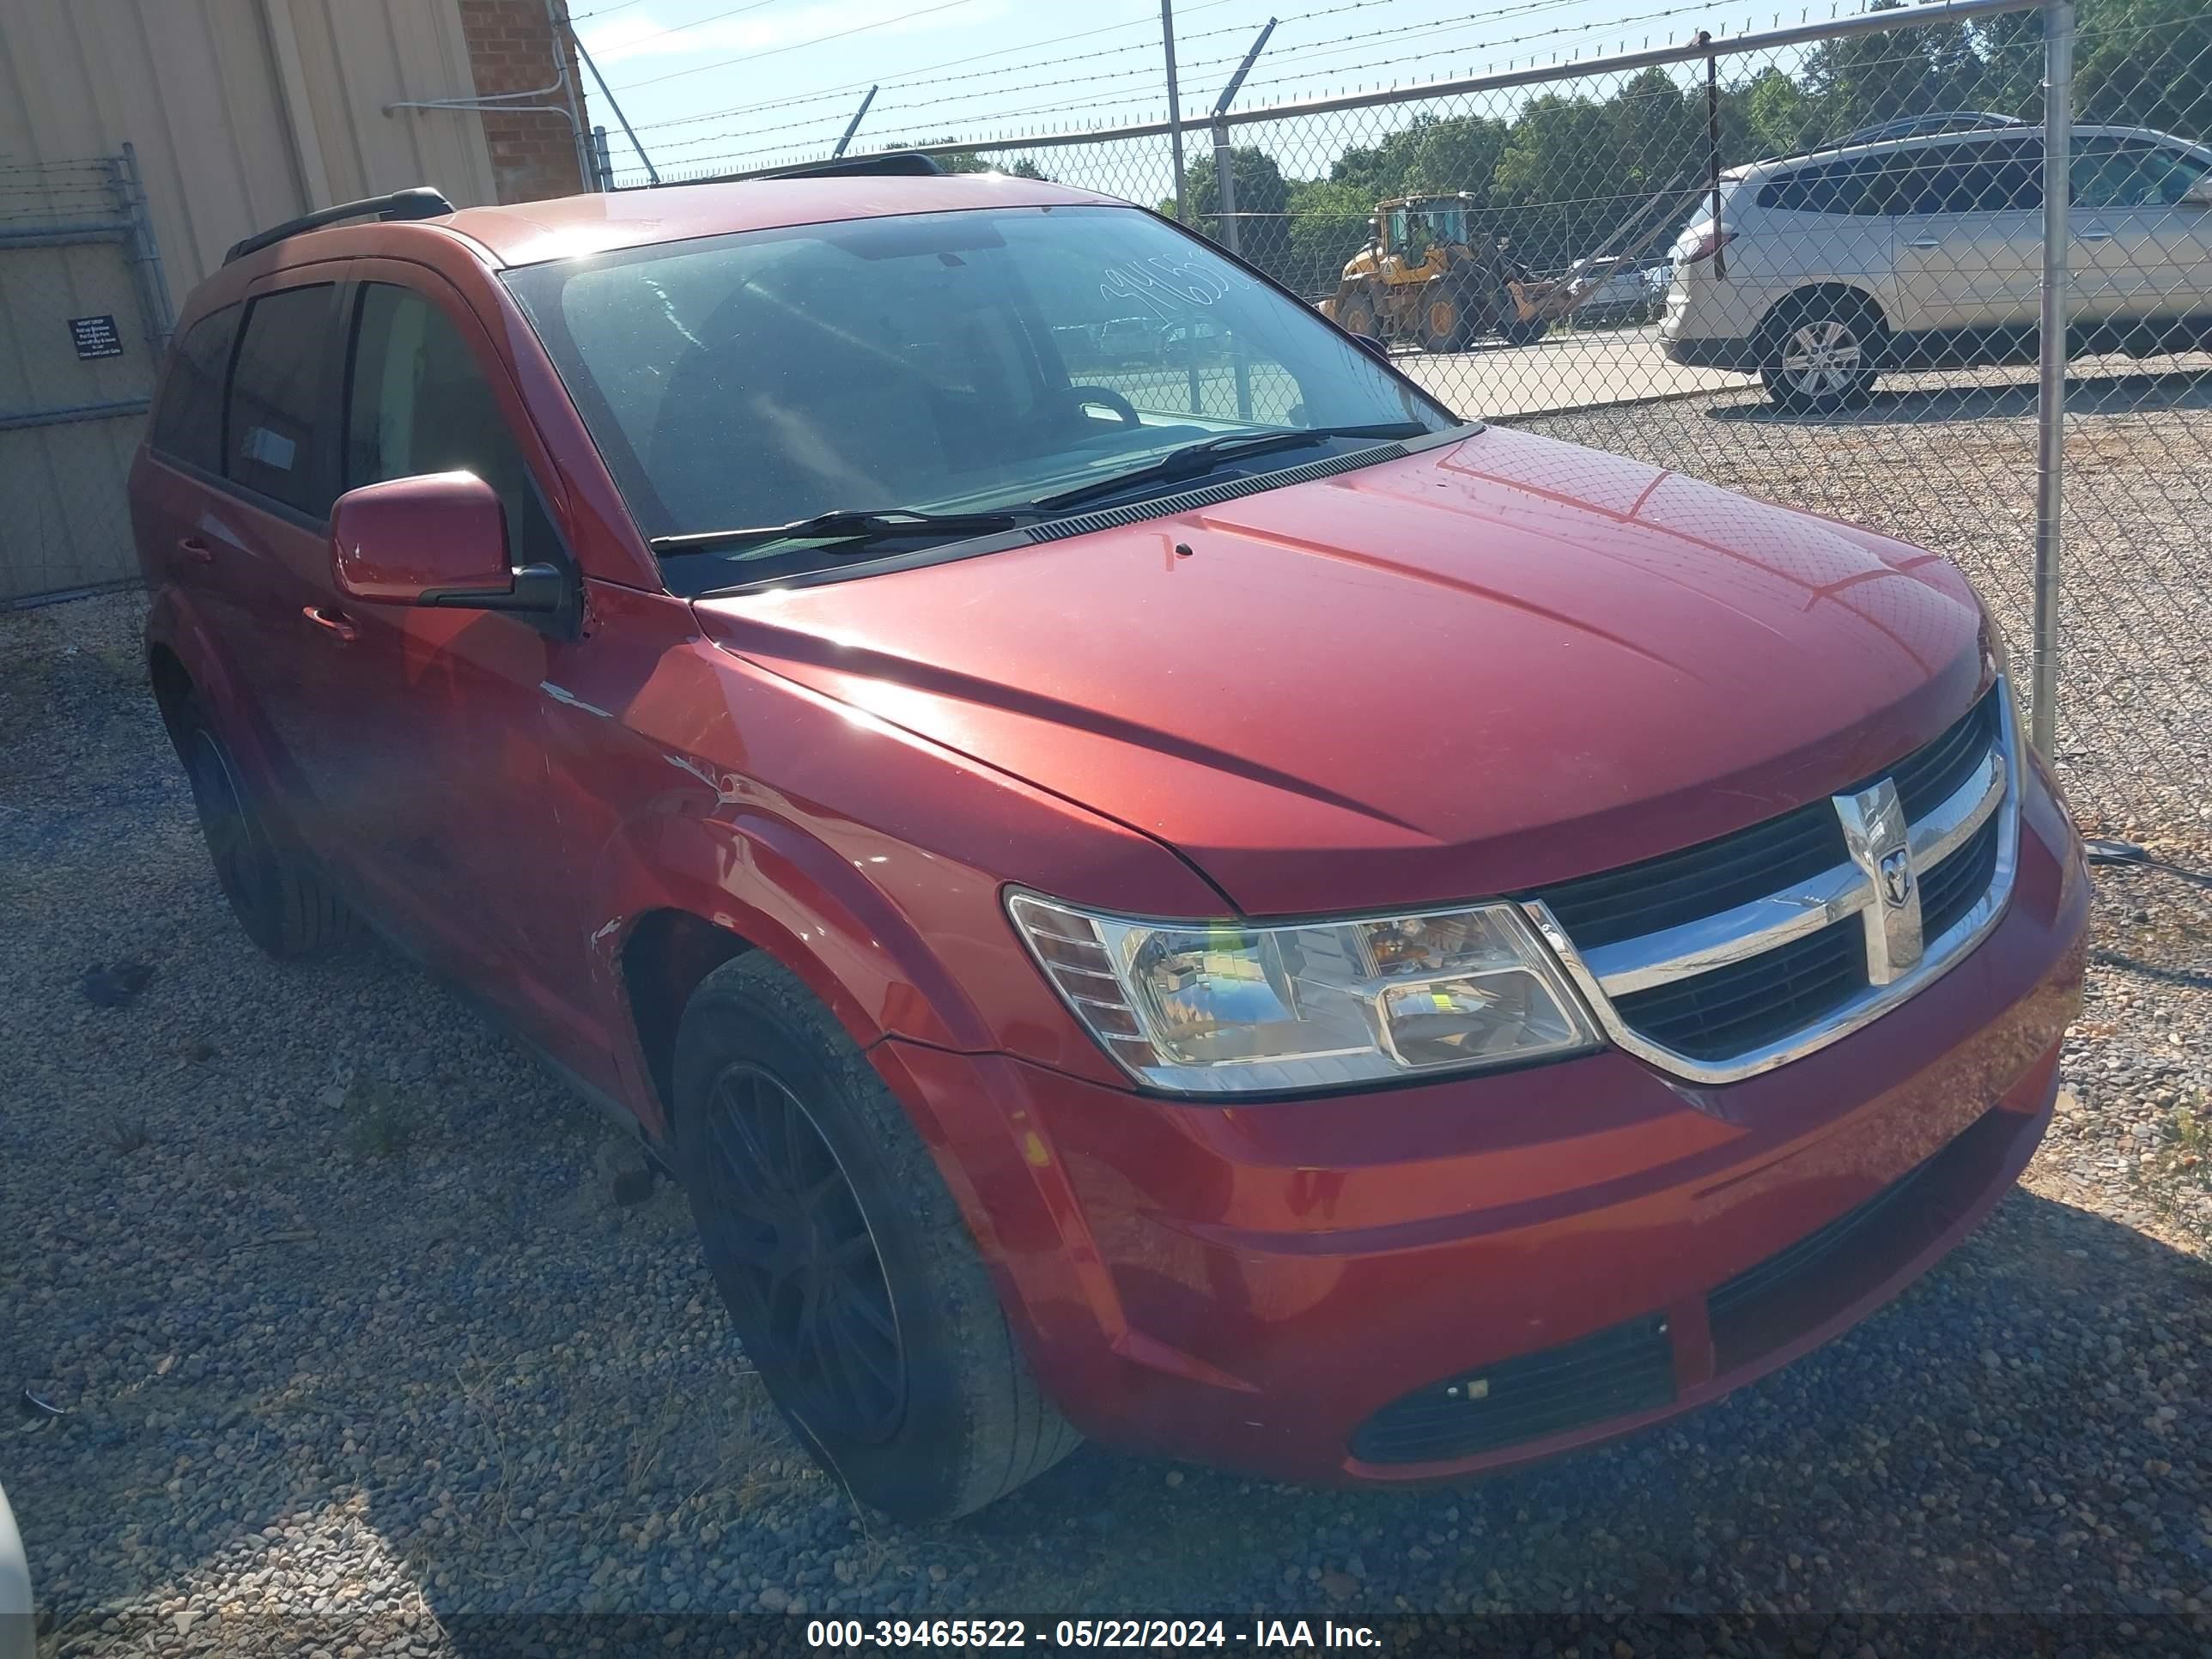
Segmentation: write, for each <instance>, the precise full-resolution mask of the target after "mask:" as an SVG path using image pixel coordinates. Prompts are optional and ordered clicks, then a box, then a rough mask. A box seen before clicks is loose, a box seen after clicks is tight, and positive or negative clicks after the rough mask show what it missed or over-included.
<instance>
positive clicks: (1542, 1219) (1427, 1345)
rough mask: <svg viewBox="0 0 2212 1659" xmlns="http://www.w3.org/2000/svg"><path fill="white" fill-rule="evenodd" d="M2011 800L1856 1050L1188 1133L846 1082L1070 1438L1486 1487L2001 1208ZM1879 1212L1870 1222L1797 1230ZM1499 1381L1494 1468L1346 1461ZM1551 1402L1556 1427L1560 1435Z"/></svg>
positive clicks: (1723, 1379) (2053, 1073)
mask: <svg viewBox="0 0 2212 1659" xmlns="http://www.w3.org/2000/svg"><path fill="white" fill-rule="evenodd" d="M2026 793H2027V799H2026V801H2025V802H2024V805H2023V811H2022V816H2021V859H2020V867H2019V872H2018V875H2017V878H2016V881H2015V888H2014V891H2013V896H2012V901H2011V903H2010V905H2009V907H2008V909H2007V911H2006V913H2005V915H2004V918H2003V920H2002V921H2001V922H1999V924H1998V925H1997V927H1996V929H1995V930H1994V931H1993V932H1992V933H1991V934H1990V937H1989V938H1988V939H1985V940H1984V942H1983V944H1982V945H1980V946H1979V947H1978V949H1976V950H1975V951H1973V952H1972V955H1971V956H1969V957H1967V958H1966V959H1965V960H1963V961H1961V962H1960V963H1959V964H1958V965H1957V966H1956V967H1955V968H1954V969H1951V970H1950V971H1949V972H1948V974H1946V975H1944V977H1943V978H1942V980H1940V981H1937V982H1936V984H1934V985H1932V986H1931V987H1929V988H1928V989H1927V990H1926V991H1924V992H1923V993H1922V994H1920V995H1918V996H1917V997H1916V998H1914V999H1913V1000H1911V1001H1909V1002H1907V1003H1905V1004H1904V1005H1903V1006H1899V1007H1898V1008H1896V1009H1894V1010H1893V1011H1892V1012H1889V1013H1887V1014H1886V1015H1885V1016H1883V1017H1882V1018H1881V1019H1879V1020H1877V1021H1875V1023H1874V1024H1872V1025H1870V1026H1869V1027H1868V1028H1866V1029H1865V1030H1862V1031H1859V1032H1857V1033H1856V1034H1854V1035H1853V1036H1850V1037H1848V1038H1845V1039H1844V1040H1843V1041H1841V1042H1837V1043H1835V1044H1833V1045H1832V1046H1831V1047H1829V1048H1826V1049H1823V1050H1821V1051H1820V1053H1818V1054H1814V1055H1812V1056H1809V1057H1808V1058H1806V1059H1804V1060H1798V1061H1796V1062H1793V1063H1792V1064H1790V1065H1788V1066H1783V1067H1781V1068H1779V1069H1778V1070H1777V1071H1774V1072H1771V1073H1765V1074H1764V1075H1762V1076H1759V1077H1756V1078H1753V1079H1748V1080H1747V1081H1744V1082H1741V1083H1737V1084H1733V1085H1725V1086H1719V1087H1696V1086H1692V1085H1688V1084H1686V1083H1685V1082H1683V1081H1681V1080H1680V1079H1674V1078H1670V1077H1668V1076H1667V1075H1665V1074H1663V1073H1660V1072H1658V1071H1656V1070H1655V1069H1653V1068H1652V1067H1650V1066H1647V1065H1645V1064H1644V1062H1642V1061H1640V1060H1635V1059H1633V1058H1632V1057H1631V1056H1629V1055H1627V1054H1623V1053H1620V1052H1619V1051H1610V1050H1609V1051H1607V1052H1604V1053H1601V1054H1595V1055H1591V1056H1589V1057H1586V1058H1583V1059H1578V1060H1571V1061H1565V1062H1562V1063H1560V1064H1557V1065H1553V1066H1544V1067H1538V1068H1534V1069H1530V1070H1526V1071H1522V1072H1517V1073H1507V1074H1504V1075H1501V1076H1498V1077H1494V1078H1487V1079H1465V1080H1461V1081H1457V1082H1451V1083H1439V1084H1433V1085H1419V1086H1408V1087H1401V1088H1396V1089H1391V1090H1385V1091H1376V1092H1373V1093H1370V1094H1365V1095H1362V1096H1358V1097H1347V1098H1338V1099H1328V1100H1299V1101H1288V1102H1276V1103H1266V1104H1258V1105H1249V1104H1248V1105H1243V1106H1234V1107H1224V1106H1218V1105H1194V1104H1190V1103H1183V1102H1176V1101H1168V1100H1161V1099H1153V1098H1146V1097H1137V1096H1134V1095H1132V1094H1129V1093H1127V1092H1125V1091H1119V1090H1115V1089H1112V1088H1107V1087H1103V1086H1100V1085H1095V1084H1091V1083H1088V1082H1084V1081H1079V1080H1078V1079H1073V1078H1069V1077H1067V1076H1065V1075H1063V1074H1061V1073H1055V1072H1052V1071H1049V1070H1047V1069H1045V1068H1043V1067H1041V1066H1033V1065H1030V1064H1028V1063H1026V1062H1024V1061H1020V1060H1013V1059H1011V1058H1008V1057H1005V1056H996V1055H989V1056H979V1055H963V1054H947V1053H945V1052H943V1051H941V1050H935V1049H926V1048H918V1047H915V1046H913V1045H908V1044H903V1043H897V1042H886V1043H884V1044H880V1045H878V1048H877V1049H876V1050H875V1051H874V1052H875V1054H876V1055H877V1058H878V1064H879V1066H881V1068H882V1069H883V1071H884V1075H885V1077H886V1078H887V1079H888V1080H889V1081H890V1083H891V1085H892V1086H893V1087H894V1088H895V1089H896V1090H897V1091H898V1092H899V1093H900V1094H901V1096H902V1098H904V1099H905V1100H906V1102H907V1103H908V1106H909V1108H910V1109H912V1110H913V1111H914V1113H915V1119H916V1121H917V1122H918V1123H920V1124H921V1126H922V1128H923V1130H924V1133H925V1134H926V1135H927V1136H928V1137H929V1138H930V1139H931V1140H932V1142H933V1146H935V1148H936V1150H937V1152H938V1153H939V1162H940V1166H941V1167H942V1168H944V1169H945V1172H946V1175H947V1177H948V1180H949V1181H950V1182H951V1184H952V1185H953V1188H954V1190H955V1192H956V1194H957V1195H958V1196H959V1198H960V1199H961V1201H962V1203H963V1207H964V1209H965V1210H966V1212H967V1214H968V1216H969V1219H970V1222H971V1224H972V1225H974V1226H975V1231H976V1232H977V1235H978V1237H979V1239H980V1240H981V1243H982V1245H983V1249H984V1251H985V1255H986V1256H987V1259H988V1260H989V1261H991V1262H992V1264H993V1267H994V1272H995V1273H997V1274H998V1276H999V1279H1000V1285H1001V1289H1002V1291H1003V1293H1004V1294H1005V1296H1006V1301H1007V1305H1008V1309H1009V1311H1010V1313H1011V1314H1012V1316H1013V1318H1014V1322H1015V1323H1016V1326H1017V1328H1018V1329H1020V1330H1021V1331H1022V1332H1023V1334H1024V1339H1025V1342H1026V1346H1027V1347H1028V1350H1029V1352H1030V1356H1031V1358H1032V1361H1033V1363H1034V1364H1035V1366H1036V1370H1037V1372H1038V1374H1039V1376H1040V1378H1041V1379H1042V1382H1043V1383H1044V1384H1045V1386H1046V1388H1047V1389H1048V1391H1049V1392H1050V1393H1051V1394H1052V1395H1053V1396H1054V1399H1055V1401H1057V1402H1058V1403H1059V1405H1060V1408H1061V1410H1062V1411H1063V1412H1064V1413H1066V1415H1067V1416H1068V1418H1069V1419H1071V1420H1072V1421H1073V1423H1074V1424H1075V1425H1076V1426H1077V1427H1079V1428H1080V1429H1081V1430H1083V1431H1085V1433H1086V1434H1090V1435H1091V1436H1093V1437H1097V1438H1099V1439H1102V1440H1105V1441H1109V1442H1111V1443H1119V1444H1123V1445H1127V1446H1132V1447H1137V1448H1141V1449H1147V1450H1151V1451H1154V1452H1158V1453H1163V1454H1166V1455H1174V1456H1181V1457H1188V1458H1191V1459H1194V1460H1196V1461H1200V1462H1209V1463H1216V1464H1221V1465H1225V1466H1229V1467H1232V1468H1242V1469H1246V1470H1249V1471H1251V1472H1254V1473H1255V1474H1266V1475H1269V1476H1273V1477H1276V1478H1281V1479H1289V1480H1301V1481H1310V1482H1320V1483H1328V1482H1346V1481H1376V1482H1395V1481H1404V1480H1425V1479H1435V1478H1441V1477H1451V1476H1459V1475H1465V1474H1472V1473H1475V1472H1478V1471H1483V1470H1488V1469H1493V1468H1504V1467H1510V1466H1511V1465H1514V1464H1516V1463H1521V1462H1529V1461H1532V1460H1534V1459H1536V1458H1541V1457H1544V1456H1547V1455H1552V1454H1553V1453H1556V1452H1559V1451H1562V1450H1565V1449H1568V1448H1570V1447H1573V1446H1577V1445H1580V1444H1584V1443H1589V1442H1593V1441H1596V1440H1600V1439H1604V1438H1607V1437H1612V1436H1613V1435H1616V1434H1619V1433H1621V1432H1623V1431H1627V1430H1631V1429H1634V1428H1638V1427H1640V1426H1642V1425H1645V1424H1648V1423H1650V1422H1653V1421H1656V1420H1658V1419H1662V1418H1665V1417H1667V1416H1669V1415H1671V1414H1674V1413H1678V1412H1680V1411H1684V1410H1687V1409H1689V1408H1691V1407H1695V1406H1697V1405H1699V1404H1701V1403H1703V1402H1705V1401H1709V1400H1711V1399H1714V1398H1717V1396H1718V1395H1722V1394H1724V1393H1726V1392H1727V1391H1728V1390H1729V1389H1733V1388H1735V1387H1737V1386H1738V1385H1740V1384H1741V1383H1745V1382H1747V1381H1749V1380H1750V1379H1752V1378H1753V1377H1755V1376H1759V1375H1760V1374H1762V1373H1763V1372H1765V1371H1767V1370H1771V1369H1773V1368H1774V1367H1775V1366H1778V1365H1780V1364H1784V1363H1785V1362H1787V1361H1788V1360H1790V1359H1791V1358H1795V1357H1796V1355H1798V1354H1800V1353H1802V1352H1805V1351H1806V1350H1807V1349H1808V1348H1809V1347H1811V1346H1814V1345H1815V1344H1817V1343H1819V1342H1820V1341H1822V1340H1826V1338H1827V1337H1829V1336H1831V1335H1833V1334H1836V1333H1837V1332H1838V1331H1840V1330H1842V1329H1844V1328H1846V1327H1847V1326H1849V1325H1850V1324H1851V1323H1852V1322H1855V1321H1856V1320H1857V1319H1859V1318H1860V1317H1863V1316H1864V1315H1865V1314H1867V1313H1868V1312H1869V1311H1871V1310H1873V1309H1875V1308H1876V1307H1878V1306H1880V1305H1881V1304H1882V1303H1883V1302H1885V1301H1887V1299H1888V1298H1889V1297H1893V1295H1895V1294H1896V1293H1897V1291H1899V1290H1900V1289H1902V1288H1903V1287H1904V1285H1906V1284H1907V1283H1909V1282H1910V1281H1911V1279H1913V1278H1914V1277H1915V1276H1917V1274H1918V1273H1920V1272H1922V1271H1923V1270H1924V1269H1925V1268H1926V1267H1928V1266H1929V1265H1930V1264H1931V1263H1933V1262H1934V1261H1936V1259H1937V1258H1938V1257H1940V1256H1941V1255H1942V1254H1943V1253H1944V1251H1946V1250H1947V1249H1949V1248H1950V1246H1951V1245H1953V1244H1954V1243H1956V1242H1957V1241H1958V1240H1959V1239H1960V1238H1961V1237H1964V1236H1965V1234H1966V1232H1967V1231H1969V1230H1970V1229H1971V1228H1972V1226H1973V1225H1975V1223H1976V1222H1978V1220H1979V1219H1980V1218H1981V1217H1982V1216H1983V1215H1984V1213H1985V1212H1987V1211H1988V1210H1989V1209H1990V1206H1993V1205H1994V1204H1995V1203H1996V1200H1998V1198H2000V1197H2001V1196H2002V1194H2003V1193H2004V1192H2005V1190H2006V1189H2007V1188H2008V1187H2009V1186H2010V1184H2011V1182H2013V1180H2014V1178H2015V1176H2017V1175H2018V1173H2019V1171H2020V1170H2021V1167H2022V1166H2023V1165H2024V1164H2026V1163H2027V1159H2028V1158H2029V1157H2030V1156H2031V1155H2032V1154H2033V1151H2034V1148H2035V1146H2036V1144H2037V1142H2038V1141H2039V1139H2040V1138H2041V1135H2042V1133H2043V1130H2044V1127H2045V1125H2046V1123H2047V1122H2048V1121H2049V1115H2050V1109H2051V1097H2052V1094H2053V1091H2054V1090H2055V1088H2056V1084H2057V1056H2058V1046H2059V1042H2060V1039H2061V1038H2062V1036H2063V1033H2064V1030H2065V1028H2066V1026H2067V1024H2069V1022H2070V1020H2071V1019H2072V1018H2073V1017H2074V1013H2075V1010H2076V1008H2077V1007H2078V1006H2079V1002H2080V995H2081V971H2082V961H2083V952H2082V939H2083V933H2084V930H2085V927H2086V925H2087V908H2088V890H2087V875H2086V872H2085V869H2084V867H2083V865H2082V863H2081V855H2080V849H2079V843H2078V842H2077V841H2076V840H2075V836H2074V835H2073V831H2072V829H2071V828H2070V826H2069V825H2068V824H2067V823H2066V821H2065V819H2064V817H2063V813H2062V812H2061V811H2059V809H2058V808H2057V805H2056V804H2055V803H2054V802H2053V801H2052V800H2051V797H2050V796H2049V794H2048V793H2046V791H2045V789H2044V788H2042V787H2033V788H2030V789H2029V790H2027V792H2026ZM1908 1175H1911V1176H1913V1179H1912V1181H1911V1183H1910V1185H1909V1187H1906V1188H1899V1182H1901V1181H1902V1180H1903V1178H1904V1177H1905V1176H1908ZM1893 1188H1899V1190H1897V1191H1892V1189H1893ZM1886 1193H1887V1194H1888V1195H1889V1201H1887V1202H1886V1203H1885V1204H1884V1205H1883V1206H1881V1212H1880V1223H1879V1225H1865V1226H1861V1225H1832V1224H1839V1223H1841V1222H1843V1220H1844V1218H1847V1217H1850V1216H1851V1215H1852V1213H1853V1212H1859V1211H1861V1208H1862V1206H1867V1205H1868V1204H1869V1200H1874V1199H1875V1198H1877V1197H1878V1196H1879V1195H1882V1194H1886ZM1824 1229H1826V1230H1827V1231H1826V1232H1825V1233H1823V1232H1822V1231H1821V1230H1824ZM1815 1234H1820V1237H1818V1238H1812V1239H1809V1240H1808V1236H1811V1235H1815ZM1823 1240H1825V1241H1826V1242H1825V1243H1824V1242H1823ZM1792 1247H1802V1248H1799V1249H1794V1250H1793V1248H1792ZM1746 1287H1748V1292H1747V1288H1746ZM1655 1332H1656V1336H1655V1334H1654V1333H1655ZM1624 1341H1628V1342H1631V1343H1632V1345H1634V1344H1640V1345H1641V1347H1640V1349H1639V1352H1641V1354H1642V1355H1643V1361H1642V1362H1641V1364H1642V1369H1641V1370H1638V1372H1637V1374H1636V1376H1635V1377H1634V1379H1633V1381H1634V1387H1633V1388H1629V1389H1626V1390H1625V1391H1624V1389H1618V1388H1612V1387H1610V1386H1609V1385H1607V1386H1601V1384H1607V1379H1611V1380H1612V1381H1614V1382H1617V1381H1619V1376H1618V1375H1617V1373H1619V1372H1620V1370H1621V1368H1622V1365H1623V1364H1625V1363H1626V1362H1623V1361H1622V1360H1621V1359H1620V1353H1619V1352H1616V1349H1618V1347H1619V1345H1620V1343H1621V1342H1624ZM1654 1342H1656V1344H1657V1346H1656V1350H1655V1349H1654V1347H1653V1346H1652V1344H1653V1343H1654ZM1608 1345H1612V1346H1608ZM1531 1356H1534V1357H1535V1358H1533V1359H1532V1358H1529V1357H1531ZM1516 1361H1518V1362H1520V1364H1518V1365H1517V1366H1516V1364H1513V1363H1512V1362H1516ZM1592 1365H1595V1366H1596V1367H1597V1368H1598V1369H1597V1371H1596V1372H1589V1367H1590V1366H1592ZM1563 1366H1564V1367H1569V1368H1572V1367H1575V1366H1581V1367H1583V1370H1581V1371H1577V1372H1576V1373H1575V1376H1573V1377H1568V1376H1566V1373H1565V1371H1562V1370H1560V1369H1559V1368H1560V1367H1563ZM1532 1368H1533V1369H1532ZM1547 1368H1548V1369H1547ZM1585 1373H1589V1374H1588V1375H1585ZM1599 1373H1602V1375H1600V1374H1599ZM1532 1376H1541V1377H1544V1378H1547V1379H1548V1380H1547V1381H1545V1382H1544V1383H1542V1385H1541V1387H1539V1388H1536V1389H1534V1390H1533V1392H1534V1393H1535V1394H1539V1395H1543V1396H1544V1397H1545V1398H1546V1400H1547V1401H1550V1403H1551V1411H1550V1414H1549V1415H1546V1414H1545V1413H1543V1412H1538V1413H1535V1414H1534V1415H1533V1416H1525V1417H1522V1418H1517V1419H1512V1420H1510V1421H1509V1422H1506V1423H1505V1425H1504V1427H1505V1431H1506V1432H1505V1437H1504V1438H1502V1439H1501V1438H1499V1437H1498V1425H1497V1423H1496V1422H1495V1421H1492V1423H1491V1424H1490V1425H1489V1428H1488V1429H1487V1430H1486V1431H1485V1432H1483V1433H1479V1434H1476V1435H1474V1437H1472V1438H1470V1437H1468V1436H1466V1435H1462V1436H1461V1437H1459V1438H1457V1439H1453V1438H1451V1437H1450V1433H1449V1431H1450V1430H1451V1429H1452V1427H1453V1426H1454V1425H1452V1424H1451V1423H1450V1422H1449V1420H1444V1421H1443V1431H1442V1432H1443V1438H1441V1439H1434V1438H1432V1439H1430V1440H1423V1439H1421V1438H1420V1437H1419V1435H1410V1436H1409V1435H1408V1434H1406V1433H1398V1434H1395V1435H1393V1434H1390V1433H1384V1432H1383V1430H1385V1429H1389V1428H1391V1427H1392V1426H1393V1425H1396V1426H1397V1427H1400V1428H1402V1427H1403V1425H1405V1424H1406V1423H1407V1422H1408V1421H1413V1420H1414V1419H1419V1420H1421V1421H1423V1422H1426V1423H1429V1424H1431V1425H1435V1424H1436V1423H1437V1421H1439V1420H1440V1419H1449V1416H1450V1409H1451V1408H1450V1407H1448V1406H1446V1405H1445V1404H1443V1402H1444V1401H1451V1400H1460V1401H1467V1400H1470V1399H1478V1398H1479V1399H1482V1400H1485V1401H1508V1400H1519V1401H1527V1400H1528V1399H1529V1398H1530V1397H1531V1394H1532V1389H1531V1385H1530V1383H1529V1379H1530V1377H1532ZM1592 1376H1595V1377H1596V1381H1595V1382H1593V1381H1592V1380H1591V1377H1592ZM1516 1378H1518V1379H1519V1381H1518V1382H1517V1383H1514V1382H1513V1379H1516ZM1577 1378H1578V1379H1579V1380H1577ZM1563 1379H1564V1380H1563ZM1570 1384H1571V1386H1570ZM1477 1385H1480V1387H1478V1386H1477ZM1454 1388H1457V1389H1460V1391H1461V1392H1460V1393H1459V1394H1457V1395H1453V1394H1450V1393H1449V1390H1450V1389H1454ZM1573 1389H1583V1392H1582V1393H1581V1394H1579V1395H1575V1394H1573ZM1570 1396H1571V1397H1572V1398H1574V1399H1577V1400H1580V1401H1582V1402H1583V1409H1580V1410H1579V1411H1578V1412H1577V1413H1571V1414H1570V1415H1569V1417H1568V1418H1567V1419H1565V1420H1564V1421H1563V1420H1561V1419H1560V1418H1559V1409H1558V1401H1559V1399H1563V1398H1567V1397H1570ZM1483 1410H1484V1411H1486V1412H1492V1417H1493V1418H1494V1417H1495V1412H1494V1411H1492V1408H1491V1407H1488V1406H1485V1407H1483ZM1476 1414H1480V1413H1476ZM1470 1420H1472V1419H1470ZM1355 1448H1357V1449H1355ZM1436 1448H1442V1449H1443V1450H1442V1451H1441V1452H1440V1453H1439V1454H1438V1455H1423V1454H1424V1452H1425V1449H1436Z"/></svg>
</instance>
